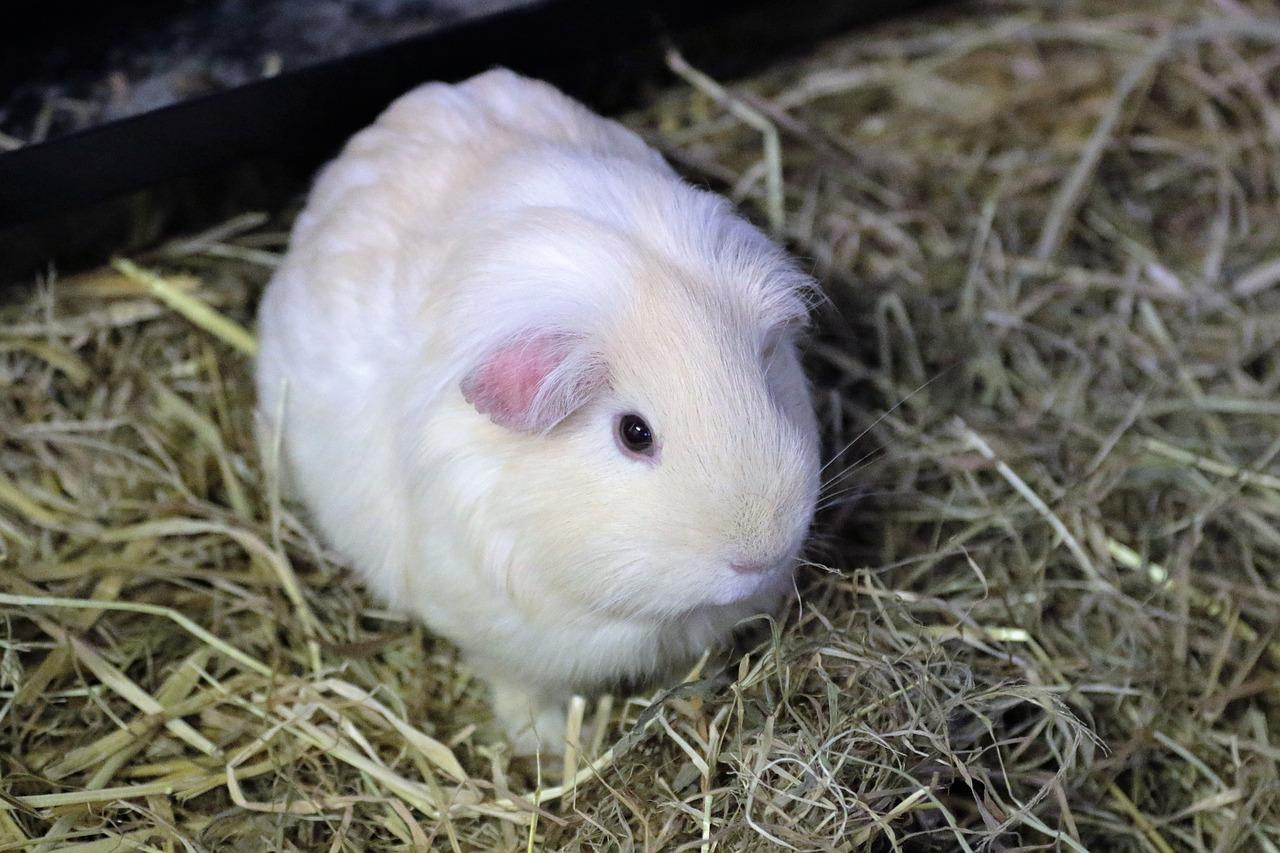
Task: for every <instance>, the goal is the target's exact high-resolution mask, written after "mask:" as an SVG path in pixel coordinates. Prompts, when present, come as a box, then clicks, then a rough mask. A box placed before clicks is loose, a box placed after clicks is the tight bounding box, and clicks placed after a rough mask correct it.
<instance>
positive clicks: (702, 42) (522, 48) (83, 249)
mask: <svg viewBox="0 0 1280 853" xmlns="http://www.w3.org/2000/svg"><path fill="white" fill-rule="evenodd" d="M937 2H938V0H857V2H854V0H645V2H608V0H543V1H542V2H538V3H533V4H531V5H527V6H522V7H517V8H515V9H511V10H508V11H506V12H501V13H497V14H494V15H490V16H487V17H483V18H476V19H471V20H467V21H463V22H461V23H458V24H454V25H449V26H446V27H442V28H440V29H438V30H434V31H431V32H428V33H426V34H424V35H420V36H416V37H413V38H409V39H405V40H403V41H398V42H394V43H390V44H386V45H382V46H380V47H377V48H374V49H371V50H367V51H364V52H361V53H357V54H353V55H350V56H346V57H343V58H340V59H337V60H330V61H326V62H323V63H320V64H317V65H313V66H310V67H305V68H302V69H299V70H296V71H289V72H286V73H283V74H280V75H279V76H277V77H273V78H270V79H264V80H259V81H255V82H252V83H249V84H247V85H244V86H241V87H239V88H235V89H231V90H227V91H224V92H220V93H217V94H213V95H209V96H205V97H201V98H198V99H195V100H191V101H186V102H182V103H178V104H174V105H172V106H168V107H164V108H162V109H158V110H155V111H153V112H149V113H143V114H141V115H136V116H132V117H130V118H126V119H122V120H118V121H114V122H111V123H108V124H103V125H100V126H97V127H94V128H91V129H88V130H84V131H81V132H78V133H73V134H69V135H67V136H63V137H59V138H56V139H52V140H50V141H47V142H43V143H40V144H36V145H30V146H27V147H24V148H19V149H17V150H14V151H11V152H7V153H4V154H0V274H5V275H6V277H8V276H12V275H15V274H19V273H21V272H23V271H24V270H29V269H32V268H35V267H37V266H40V265H43V264H46V263H48V262H50V261H51V260H62V261H63V262H64V264H63V265H64V266H66V265H74V264H75V263H76V262H86V261H87V260H88V259H89V257H90V256H92V255H93V254H94V253H93V250H92V248H91V247H93V246H94V245H95V243H96V242H97V243H100V242H101V241H102V240H103V239H104V236H106V235H107V232H110V231H112V229H114V230H115V231H116V232H119V231H120V229H121V228H122V227H123V225H122V221H121V219H122V216H124V215H125V214H126V212H127V211H129V210H134V211H135V212H136V208H137V204H136V203H135V204H133V207H129V206H128V204H127V203H126V200H125V199H124V198H123V197H125V196H127V195H128V194H130V193H134V194H136V193H137V192H138V191H139V190H142V189H144V188H147V187H155V186H157V185H161V186H163V185H165V184H166V183H169V184H172V183H173V182H175V180H178V179H185V180H186V181H187V185H188V193H189V192H192V191H194V192H196V193H203V194H205V195H208V194H210V193H217V192H219V188H221V187H226V186H228V185H229V184H230V182H231V179H230V178H225V177H219V175H220V173H219V171H218V170H219V169H222V170H225V169H228V168H232V169H234V168H236V164H241V165H243V164H244V163H246V162H254V161H262V160H269V161H272V162H273V163H274V164H275V166H276V167H277V168H278V170H280V173H281V174H284V175H286V176H287V178H285V179H282V181H281V182H280V183H281V184H282V185H283V186H285V187H290V188H294V189H295V191H296V188H298V179H297V176H299V175H306V174H309V172H310V170H312V169H314V168H315V166H316V165H318V164H319V163H320V162H321V161H322V160H323V159H325V158H326V157H328V156H330V155H331V154H332V153H333V151H334V150H335V148H336V146H337V145H338V144H340V142H341V141H342V140H343V139H345V138H346V137H347V136H349V135H350V134H351V133H353V132H354V131H355V130H357V129H358V128H360V127H361V126H363V125H365V124H366V123H368V122H369V121H370V120H371V119H372V118H373V117H374V116H375V115H376V114H377V113H378V112H379V111H380V110H381V109H382V108H383V107H384V106H386V104H387V103H388V102H390V101H391V100H392V99H393V98H394V97H396V96H397V95H398V94H400V93H401V92H403V91H405V90H407V89H409V88H411V87H412V86H414V85H416V84H418V83H420V82H422V81H424V80H431V79H437V80H458V79H462V78H464V77H467V76H469V75H471V74H474V73H476V72H478V71H481V70H483V69H485V68H489V67H492V66H494V65H505V66H508V67H510V68H513V69H515V70H517V71H520V72H523V73H525V74H529V75H532V76H536V77H541V78H544V79H547V80H550V81H551V82H553V83H556V84H557V85H559V86H561V87H562V88H564V89H565V90H567V91H568V92H570V93H571V94H573V95H575V96H577V97H579V98H581V99H583V100H584V101H586V102H587V103H588V104H590V105H591V106H593V107H594V108H596V109H598V110H601V111H603V112H609V111H615V110H618V109H620V108H623V107H625V106H627V105H629V104H631V103H633V102H634V101H635V100H636V98H637V96H638V95H639V94H640V91H641V88H642V87H643V86H644V85H646V84H647V85H652V84H653V81H654V80H659V79H665V78H664V76H663V74H662V71H661V54H662V49H663V48H664V47H665V46H666V45H667V44H669V43H675V44H678V45H679V46H680V47H681V48H682V49H684V50H685V51H686V53H687V54H688V55H690V56H691V57H692V58H693V59H694V60H695V61H696V62H698V63H700V64H702V65H704V66H705V67H707V68H708V69H709V70H711V71H713V72H714V73H716V74H717V75H718V76H723V77H733V76H737V75H741V74H744V73H747V72H750V71H752V70H755V69H758V68H759V67H761V66H763V65H767V64H769V63H771V62H776V61H777V60H779V59H780V58H782V57H784V56H786V55H788V54H793V53H795V52H797V51H801V50H804V49H805V48H806V47H807V46H809V45H811V44H812V43H813V42H814V41H815V40H816V39H818V38H821V37H823V36H826V35H830V34H833V33H836V32H839V31H842V30H845V29H848V28H850V27H852V26H855V25H858V24H864V23H868V22H871V21H875V20H879V19H883V18H886V17H891V16H894V15H900V14H905V13H907V12H910V11H914V10H916V9H919V8H920V7H923V6H926V5H935V4H936V3H937ZM201 176H203V177H201ZM122 205H124V206H122ZM187 206H188V207H190V205H187ZM200 218H201V217H200V216H199V215H188V216H187V218H186V219H185V220H183V221H182V222H181V224H182V225H183V226H185V227H195V226H199V225H200V224H201V223H200V222H199V219H200ZM134 230H135V231H136V228H135V229H134ZM112 239H119V240H121V241H122V242H123V245H119V244H117V245H116V246H115V248H120V249H123V248H129V245H128V244H129V243H130V242H133V243H136V242H138V236H137V235H136V234H134V235H133V237H132V239H128V235H125V234H123V233H121V234H119V235H118V236H112Z"/></svg>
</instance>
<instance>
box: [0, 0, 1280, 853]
mask: <svg viewBox="0 0 1280 853" xmlns="http://www.w3.org/2000/svg"><path fill="white" fill-rule="evenodd" d="M671 65H672V69H673V71H674V72H676V76H673V78H672V80H673V81H674V85H673V87H672V88H671V89H670V90H668V91H667V92H666V93H664V94H661V95H660V96H657V97H656V98H655V99H654V100H653V101H652V103H651V104H650V105H649V106H648V107H647V108H646V109H644V110H643V111H641V112H638V113H636V114H633V115H630V116H627V117H626V120H627V121H628V123H630V124H631V125H632V126H634V127H636V128H638V129H640V130H642V131H643V132H644V133H645V134H646V135H647V136H648V138H650V139H651V140H653V141H654V143H655V144H657V145H659V146H660V147H661V148H662V149H663V150H664V151H665V152H667V154H668V155H669V156H670V157H671V158H672V159H673V160H674V161H675V162H676V163H678V164H679V165H680V167H681V168H682V169H683V170H685V171H686V172H687V173H688V174H690V175H691V176H692V177H694V178H695V179H697V180H701V181H705V182H708V183H710V184H712V185H714V186H716V187H718V188H720V189H722V190H724V191H725V192H728V193H729V194H731V195H733V196H735V197H736V198H737V199H739V200H740V201H742V203H743V205H744V207H745V208H746V209H747V210H748V211H749V212H750V213H751V215H753V216H756V217H758V218H759V220H760V221H761V222H762V223H765V224H766V225H769V226H771V227H774V228H776V229H778V230H779V231H780V233H783V234H784V235H785V238H786V240H787V241H788V242H789V244H790V245H791V246H792V247H793V249H794V250H795V251H796V252H797V253H798V254H800V255H801V256H803V257H805V258H808V259H810V261H811V263H812V265H813V268H814V270H815V272H816V274H817V275H818V277H819V278H820V279H821V280H822V282H823V284H824V287H825V290H826V293H827V294H828V296H829V299H830V301H829V303H828V304H826V305H824V306H823V307H822V309H821V311H820V316H819V319H818V324H817V328H816V330H815V334H814V336H813V339H812V341H811V344H810V346H809V349H808V358H809V364H810V368H811V372H812V375H813V377H814V380H815V384H816V396H817V401H818V406H819V409H820V412H821V417H822V421H823V424H824V429H825V431H826V438H827V444H828V453H829V456H830V457H831V458H832V460H833V461H832V463H831V464H830V466H829V467H828V469H827V479H828V487H827V491H826V492H825V495H824V502H823V503H824V505H823V509H822V511H821V513H820V517H819V520H818V523H817V525H816V530H815V541H814V545H813V548H812V558H813V559H812V563H813V565H812V566H809V567H807V568H806V569H805V571H804V573H803V575H802V578H801V584H800V589H801V600H800V601H799V602H798V603H797V604H796V605H795V606H793V607H792V608H791V609H790V610H789V612H788V613H787V615H786V617H785V619H783V620H781V621H779V622H778V623H776V624H768V625H760V626H756V631H755V633H753V634H752V633H749V634H748V636H747V637H746V638H744V640H743V642H742V644H741V645H740V648H739V649H738V650H737V651H736V652H734V653H730V652H729V651H726V650H717V651H715V652H713V653H711V654H709V655H708V656H707V658H706V659H705V660H704V661H703V662H702V663H701V664H700V665H699V666H698V667H697V668H696V669H695V670H694V671H693V672H691V673H690V674H689V677H688V679H687V680H686V682H685V683H683V684H681V685H678V686H675V687H672V688H669V689H665V690H659V691H657V692H654V693H652V694H649V695H646V696H642V697H634V698H627V697H617V698H616V699H615V700H613V701H612V702H605V703H603V704H602V705H599V706H596V705H593V706H591V707H588V708H585V709H584V708H577V709H576V712H577V713H576V714H575V719H577V720H581V719H584V718H585V719H586V720H587V721H590V720H591V719H593V718H598V719H600V720H604V721H606V724H604V725H600V726H597V727H596V729H595V730H596V733H597V734H596V737H595V740H594V742H590V741H588V742H583V743H581V748H580V750H578V752H577V753H576V754H575V755H571V756H569V757H568V758H567V760H566V762H565V764H566V766H565V767H563V768H562V767H561V766H559V764H557V765H556V766H547V765H546V764H544V766H541V767H539V766H537V765H535V764H532V763H528V762H521V761H513V760H512V759H511V758H510V757H509V755H508V754H507V752H506V751H505V749H504V747H503V745H502V742H501V739H500V738H499V737H498V735H497V732H496V730H495V728H494V726H493V723H492V721H491V720H490V718H489V716H488V715H487V712H486V710H485V706H484V697H483V693H482V689H481V686H480V685H479V684H478V683H477V682H476V681H474V680H473V679H472V678H471V677H470V676H469V675H468V674H467V672H466V670H465V668H463V667H461V666H459V665H458V663H457V661H456V659H455V655H454V653H453V651H452V650H451V649H450V647H449V646H448V645H447V644H445V643H443V642H441V641H439V640H437V639H435V638H433V637H431V636H430V635H429V634H428V633H426V632H424V631H423V630H422V629H421V628H419V627H417V626H415V625H413V624H410V623H408V622H406V621H405V620H404V619H403V618H401V617H399V616H398V615H396V614H394V613H391V612H387V611H385V610H383V609H380V608H379V606H378V605H377V604H376V603H374V602H372V601H371V600H370V599H369V598H368V597H367V595H366V594H365V593H364V591H363V590H362V589H361V588H360V586H359V585H358V584H357V583H355V582H354V581H353V579H352V578H351V577H350V575H349V574H348V573H346V572H345V571H344V570H343V568H342V566H341V564H340V562H339V561H338V560H336V558H335V557H334V556H333V555H332V554H330V553H328V552H327V551H326V549H325V547H324V545H323V543H321V542H319V541H317V540H316V538H315V537H314V536H313V535H312V534H311V533H310V532H309V531H308V529H307V527H306V523H305V520H304V519H302V518H300V516H299V513H298V512H297V510H296V508H293V507H290V506H288V505H281V503H280V501H279V500H278V498H277V497H276V490H275V488H274V485H273V483H274V478H273V476H272V475H271V472H272V471H273V465H272V460H271V453H270V451H269V450H268V452H266V453H265V454H262V455H260V454H259V453H258V451H257V450H256V449H255V447H254V446H253V441H252V438H251V436H252V415H251V406H252V399H251V394H250V382H249V364H250V361H249V353H250V352H251V351H252V347H253V339H252V336H251V333H249V332H247V331H246V330H248V329H251V322H252V315H253V307H254V303H255V300H256V297H257V295H258V293H259V292H260V290H261V287H262V285H263V284H264V282H265V280H266V279H267V277H268V276H269V274H270V270H271V267H272V265H273V264H274V263H275V262H276V259H277V258H278V256H279V253H280V251H281V249H282V247H283V245H284V242H285V239H286V235H287V227H288V220H289V216H288V214H287V213H286V212H279V211H272V212H269V213H267V214H257V213H249V214H246V215H245V216H243V217H240V218H238V219H236V220H234V221H231V222H228V223H226V224H225V225H223V226H222V227H220V228H219V229H217V230H215V231H213V232H210V233H207V234H204V235H199V236H196V237H190V236H185V237H180V238H176V239H175V240H174V241H173V242H170V243H168V244H166V245H164V246H162V247H159V248H157V249H156V250H154V251H152V252H150V253H148V254H144V255H138V256H135V257H133V258H131V259H130V260H128V261H123V260H121V261H118V262H117V263H116V264H115V265H114V266H111V267H108V268H104V269H102V270H98V271H96V272H92V273H85V274H80V275H75V276H70V277H59V276H57V275H53V274H51V275H49V276H48V277H46V278H44V279H42V280H41V281H40V282H38V283H36V284H35V286H33V287H31V288H29V289H28V290H27V291H26V293H25V295H24V296H23V297H22V298H21V299H20V300H18V301H16V302H12V303H11V304H9V305H7V306H5V307H4V308H3V314H2V315H0V383H3V387H4V394H3V395H2V396H0V428H2V429H3V438H4V450H3V455H2V456H0V538H2V539H3V542H4V565H5V569H4V571H3V572H2V573H0V595H2V596H3V597H2V598H0V850H29V849H41V850H54V849H57V850H77V851H106V850H117V849H121V850H122V849H147V850H157V849H159V850H220V849H230V848H232V847H233V846H234V847H235V848H236V849H240V850H266V849H271V850H373V849H406V848H407V849H425V848H439V849H454V850H470V849H531V848H539V849H566V850H573V849H648V850H679V849H714V850H752V849H758V850H772V849H778V848H794V849H801V850H848V849H872V850H887V849H899V848H901V849H909V850H978V849H996V850H1009V849H1015V848H1027V847H1032V848H1040V847H1048V848H1052V849H1063V850H1066V849H1070V850H1083V849H1090V850H1110V849H1116V850H1155V851H1169V850H1236V849H1239V850H1246V849H1248V850H1273V851H1274V850H1277V849H1280V773H1278V769H1280V743H1278V742H1277V741H1276V740H1273V738H1274V737H1276V736H1275V735H1274V734H1273V732H1280V725H1278V723H1280V680H1278V677H1277V667H1278V666H1280V638H1278V637H1277V635H1276V631H1277V625H1278V624H1280V620H1278V619H1277V615H1280V462H1278V461H1277V460H1278V459H1280V394H1278V393H1277V391H1278V390H1280V345H1278V344H1280V255H1278V254H1277V253H1278V252H1280V101H1278V95H1280V19H1278V18H1277V16H1276V14H1275V9H1274V7H1272V6H1270V5H1269V4H1268V3H1266V2H1263V0H1259V2H1257V3H1249V2H1244V0H1195V2H1140V3H1132V4H1124V6H1123V8H1121V7H1120V6H1119V4H1111V3H1106V2H1101V0H1096V2H1095V1H1094V0H1072V2H1061V3H1039V2H1032V0H1018V1H1017V2H982V3H976V4H969V5H963V6H960V7H958V8H955V9H953V10H949V11H947V12H945V13H935V14H932V15H929V16H925V17H922V18H917V19H915V20H911V21H906V22H900V23H895V24H892V25H888V26H883V27H880V28H878V29H875V30H871V31H869V32H863V33H859V34H855V35H851V36H848V37H842V38H839V39H837V40H834V41H832V42H830V43H827V44H824V45H822V46H821V47H820V48H819V49H818V50H816V51H815V53H814V54H813V55H811V56H809V57H806V58H803V59H799V60H795V61H790V62H788V63H785V64H782V65H780V66H778V67H776V68H774V69H773V70H771V71H770V72H769V73H766V74H764V75H762V76H761V77H759V78H758V79H754V80H749V81H741V82H737V83H734V84H732V85H727V86H726V87H725V88H721V87H720V85H718V84H716V83H715V81H711V80H709V79H706V78H704V77H702V76H700V75H699V74H698V72H697V71H696V70H695V69H691V68H689V67H687V66H686V65H685V64H684V63H683V61H682V60H681V59H680V58H679V57H678V56H673V57H672V58H671ZM580 740H581V739H580Z"/></svg>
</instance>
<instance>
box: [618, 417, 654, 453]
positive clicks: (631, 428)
mask: <svg viewBox="0 0 1280 853" xmlns="http://www.w3.org/2000/svg"><path fill="white" fill-rule="evenodd" d="M618 443H619V444H621V445H622V448H623V449H624V450H627V451H629V452H631V453H638V454H640V455H642V456H650V455H652V454H653V430H651V429H650V428H649V425H648V424H647V423H645V420H644V418H642V417H640V416H639V415H623V416H622V417H620V418H618Z"/></svg>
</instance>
